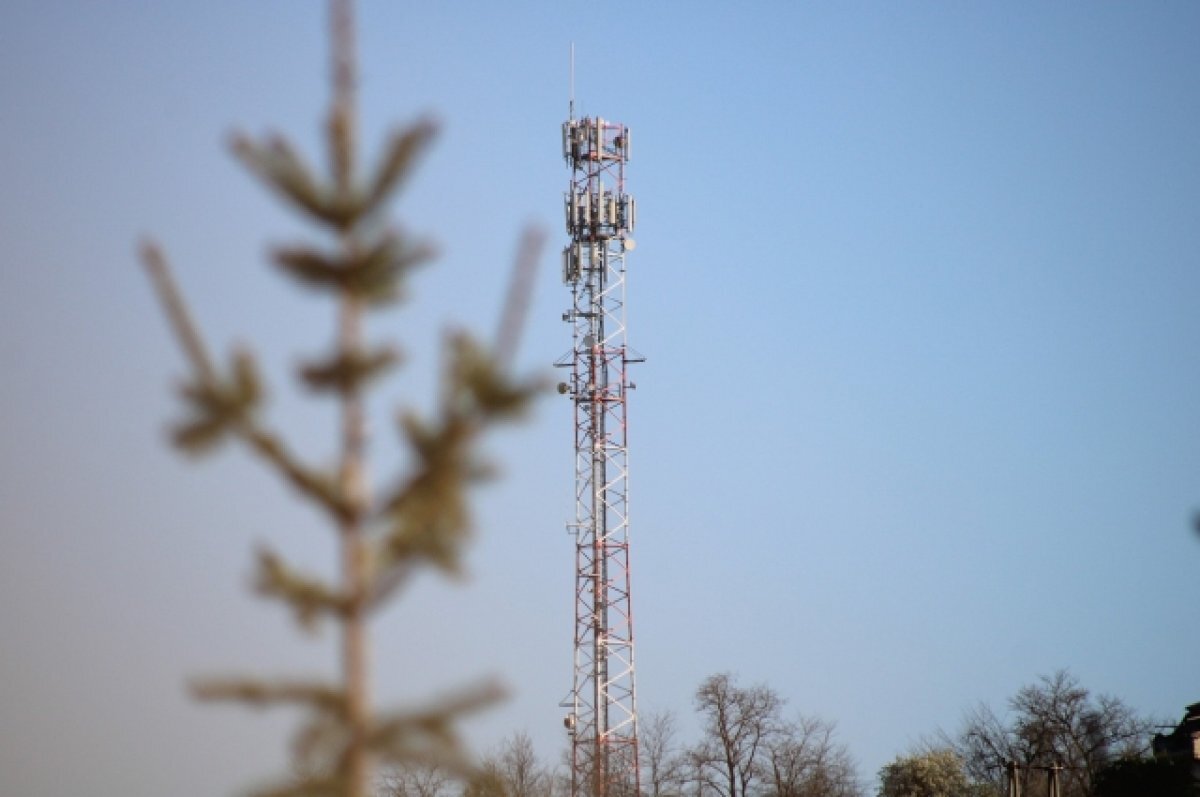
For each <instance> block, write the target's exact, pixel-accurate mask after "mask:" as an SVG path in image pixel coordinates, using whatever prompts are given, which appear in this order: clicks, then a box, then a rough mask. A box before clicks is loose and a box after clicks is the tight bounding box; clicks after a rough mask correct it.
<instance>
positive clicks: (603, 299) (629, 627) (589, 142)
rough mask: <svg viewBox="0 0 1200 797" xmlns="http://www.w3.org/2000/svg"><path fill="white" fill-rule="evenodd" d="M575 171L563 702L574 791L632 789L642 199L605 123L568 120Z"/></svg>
mask: <svg viewBox="0 0 1200 797" xmlns="http://www.w3.org/2000/svg"><path fill="white" fill-rule="evenodd" d="M562 133H563V139H562V140H563V157H564V158H565V159H566V161H567V165H568V166H569V167H570V169H571V181H570V185H569V186H568V188H567V192H566V195H565V197H564V210H565V215H566V222H567V233H568V234H569V235H570V237H571V241H570V243H569V244H568V245H567V247H566V248H565V249H563V254H562V276H563V282H564V283H565V284H566V285H567V286H568V287H569V288H570V290H571V309H569V310H568V311H567V312H565V313H564V314H563V320H564V321H566V322H567V323H569V324H570V325H571V331H572V338H573V342H574V345H573V346H572V350H571V352H570V353H569V354H567V355H565V356H564V357H562V358H561V359H560V360H559V361H558V362H556V363H555V365H556V366H559V367H561V368H569V369H570V378H569V380H568V381H564V382H560V383H559V385H558V390H559V392H560V393H562V394H564V395H566V396H568V397H569V398H570V399H571V401H572V402H573V403H574V405H575V519H574V521H573V522H571V523H569V524H568V529H569V531H570V532H571V534H572V535H573V536H574V540H575V636H574V646H575V659H574V663H575V677H574V683H573V686H572V690H571V693H570V694H569V695H568V697H567V700H566V701H565V703H564V705H565V706H566V707H567V708H569V709H570V711H569V713H568V714H567V716H566V719H565V724H566V727H567V732H568V734H569V735H570V741H571V795H572V797H635V796H636V795H637V794H639V789H638V785H639V778H638V741H637V709H636V702H635V699H634V658H633V613H632V610H631V604H630V589H629V586H630V584H629V492H628V477H629V470H628V452H627V448H626V442H627V440H626V432H627V426H626V416H625V409H626V396H627V393H628V391H629V390H632V389H633V388H634V384H633V383H632V382H630V381H629V378H628V367H629V365H630V364H631V363H635V362H641V361H642V358H641V357H637V356H630V350H629V349H628V348H627V346H626V341H625V256H626V253H627V252H630V251H632V250H633V247H634V241H633V238H632V237H630V234H631V233H632V232H633V229H634V224H635V223H636V220H637V205H636V204H635V202H634V199H633V197H632V196H630V195H629V194H627V193H626V192H625V164H626V163H627V162H628V160H629V153H630V138H629V128H628V127H626V126H624V125H622V124H618V123H616V122H611V121H608V120H605V119H600V118H584V119H578V120H577V119H575V118H574V113H572V115H571V119H570V120H569V121H567V122H565V123H564V124H563V129H562Z"/></svg>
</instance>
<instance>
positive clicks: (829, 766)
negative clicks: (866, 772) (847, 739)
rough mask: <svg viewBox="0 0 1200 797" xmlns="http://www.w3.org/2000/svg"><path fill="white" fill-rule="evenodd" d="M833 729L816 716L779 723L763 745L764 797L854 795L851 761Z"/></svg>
mask: <svg viewBox="0 0 1200 797" xmlns="http://www.w3.org/2000/svg"><path fill="white" fill-rule="evenodd" d="M834 730H835V725H834V724H833V723H832V722H828V721H826V720H823V719H819V718H816V717H799V718H798V719H796V720H795V721H793V722H786V723H782V724H781V725H780V726H779V728H778V730H777V731H776V732H775V733H773V734H772V735H771V736H770V737H769V738H768V740H767V744H766V746H765V748H764V755H763V762H762V780H763V785H764V787H765V788H764V790H765V792H766V794H767V797H855V795H857V794H858V793H859V791H860V788H859V784H858V775H857V773H856V771H855V767H854V761H853V759H852V758H851V757H850V753H849V751H848V750H847V749H846V747H845V745H842V744H839V743H838V742H837V741H836V740H835V739H834Z"/></svg>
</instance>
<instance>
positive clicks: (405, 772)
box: [379, 764, 455, 797]
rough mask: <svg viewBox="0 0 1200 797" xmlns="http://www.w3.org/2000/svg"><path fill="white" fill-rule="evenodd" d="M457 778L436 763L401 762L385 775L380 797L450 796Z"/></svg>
mask: <svg viewBox="0 0 1200 797" xmlns="http://www.w3.org/2000/svg"><path fill="white" fill-rule="evenodd" d="M454 780H455V778H454V777H453V776H452V775H451V773H449V772H447V771H446V769H445V768H443V767H440V766H438V765H436V764H430V765H421V764H401V765H399V766H396V767H393V768H392V769H391V770H390V771H388V772H386V773H385V774H384V776H383V783H382V785H381V787H380V789H379V793H380V797H450V795H451V787H452V785H453V783H454Z"/></svg>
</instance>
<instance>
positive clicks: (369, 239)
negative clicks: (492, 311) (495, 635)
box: [142, 0, 540, 797]
mask: <svg viewBox="0 0 1200 797" xmlns="http://www.w3.org/2000/svg"><path fill="white" fill-rule="evenodd" d="M330 11H331V16H330V19H331V30H332V40H333V46H332V51H333V70H332V73H333V81H332V82H333V98H332V103H331V108H330V111H329V116H328V121H327V127H326V139H327V149H328V168H327V173H326V174H320V173H318V171H317V170H316V169H314V168H313V167H312V166H311V165H310V164H308V163H306V162H305V159H304V158H303V157H302V156H301V155H300V154H299V153H298V152H297V150H296V149H295V148H294V147H293V146H292V145H291V144H289V143H288V141H287V140H286V139H285V138H283V137H282V136H279V135H271V136H267V137H264V138H261V139H260V138H253V137H250V136H246V135H237V136H234V138H233V139H232V150H233V153H234V155H235V156H236V157H237V158H238V159H239V160H240V161H241V162H242V163H243V165H245V166H246V168H247V169H248V170H249V171H250V172H251V173H252V174H253V175H255V176H256V177H257V178H258V179H259V180H260V181H261V182H262V183H263V184H265V185H266V186H267V187H268V188H269V189H270V190H271V191H272V192H274V193H275V194H276V195H278V197H279V198H280V199H281V200H282V201H283V202H284V203H285V204H287V205H289V206H290V207H292V208H293V209H294V210H295V211H297V212H298V213H299V214H300V215H301V216H302V217H304V218H305V219H307V220H308V221H309V222H310V223H311V224H312V225H313V226H314V227H316V228H318V229H319V230H320V231H321V233H322V237H321V239H320V240H319V241H318V242H316V243H311V244H308V243H306V244H299V245H291V246H285V247H280V248H278V249H276V250H275V251H274V252H273V260H274V263H275V264H276V265H277V266H278V267H279V269H280V270H281V271H282V272H283V273H284V274H286V275H287V276H288V277H290V278H292V279H293V280H295V281H296V282H297V283H299V284H301V285H303V286H305V287H307V288H310V289H313V290H316V291H319V292H320V293H322V294H324V295H327V296H329V297H330V298H332V299H333V300H334V302H335V303H336V304H337V307H338V324H337V330H336V334H335V340H334V345H333V348H332V350H331V352H329V353H326V354H324V355H321V356H318V357H316V358H314V359H312V360H310V361H307V362H305V363H303V364H301V366H300V367H299V369H298V374H297V377H298V379H299V381H300V382H301V383H302V384H303V385H304V386H305V387H307V388H308V389H310V390H312V391H315V392H316V393H318V394H322V395H325V396H328V397H331V398H332V399H333V400H334V401H336V402H337V403H338V405H339V409H340V424H339V429H338V441H339V457H338V462H337V463H336V465H335V466H332V467H328V468H323V467H321V466H318V465H313V464H310V463H307V462H304V461H302V459H301V458H300V457H299V456H297V454H295V453H294V452H293V451H292V450H291V449H290V448H289V447H288V445H287V444H286V442H285V441H284V439H283V438H282V437H281V436H280V435H279V434H278V433H277V432H276V431H274V430H273V429H272V428H271V427H270V426H269V424H268V422H267V420H266V418H265V396H266V393H267V391H266V390H265V388H264V385H263V377H262V374H261V373H260V370H259V368H258V366H257V364H256V361H255V358H254V356H253V355H252V354H251V353H250V351H249V350H247V349H240V350H237V351H235V352H234V353H233V354H232V356H231V357H230V358H229V361H228V362H227V363H218V362H217V361H215V360H214V359H213V358H212V357H211V356H210V354H209V352H208V348H207V347H206V345H205V343H204V341H203V339H202V337H201V335H200V334H199V332H198V331H197V329H196V327H195V326H194V324H193V323H192V321H191V318H190V315H189V313H188V309H187V306H186V305H185V303H184V301H183V299H182V297H181V295H180V293H179V291H178V290H177V288H176V287H175V284H174V281H173V279H172V276H171V271H170V269H169V267H168V264H167V260H166V257H165V256H164V254H163V252H162V250H161V249H160V248H159V247H158V246H157V245H156V244H154V243H152V242H147V243H145V244H144V245H143V247H142V259H143V261H144V263H145V265H146V267H147V269H148V270H149V273H150V276H151V279H152V281H153V282H154V285H155V288H156V291H157V292H158V295H159V298H160V299H161V301H162V304H163V306H164V309H165V311H166V314H167V317H168V320H169V322H170V325H171V328H172V330H173V332H174V333H175V335H176V337H177V338H178V339H179V342H180V344H181V346H182V348H183V350H184V353H185V355H186V357H187V360H188V362H189V365H190V375H189V377H188V378H187V380H186V381H185V383H184V384H183V385H182V386H181V391H180V392H181V398H182V401H183V405H184V407H185V410H186V414H185V417H184V418H183V419H182V420H181V421H179V422H178V423H177V424H176V425H175V426H174V428H173V430H172V440H173V442H174V444H175V445H176V446H177V447H178V448H180V449H181V450H182V451H184V452H186V453H188V454H193V455H199V454H205V453H208V452H210V451H212V450H213V449H214V448H216V447H217V446H218V444H220V443H222V442H223V441H226V440H233V441H237V442H240V443H241V444H244V445H245V446H247V447H248V448H249V449H250V450H252V451H253V452H254V453H255V454H256V455H257V456H258V457H259V458H260V459H261V460H262V461H263V462H264V463H265V464H266V465H267V466H268V467H269V468H271V469H272V470H274V471H275V472H276V473H278V474H279V476H280V477H282V478H283V479H284V480H285V481H286V482H287V483H289V484H290V485H291V486H292V487H293V488H294V489H295V491H296V492H297V493H298V494H299V495H300V496H303V498H304V499H305V500H307V501H308V502H311V503H312V504H313V505H314V506H316V507H318V508H319V509H320V510H321V511H322V512H323V513H324V514H325V515H326V516H327V517H328V519H329V521H330V525H331V527H332V528H333V529H334V530H335V532H336V534H337V537H338V540H339V551H340V553H339V556H340V568H339V571H340V578H339V580H337V581H336V582H330V581H327V580H326V579H323V578H321V577H318V576H315V575H312V574H309V573H304V572H301V571H299V570H297V569H295V568H294V567H292V566H291V565H289V564H288V563H287V561H286V560H285V558H284V557H283V556H282V555H280V554H279V553H277V552H275V551H272V550H261V551H259V553H258V560H257V571H256V577H255V586H256V589H257V591H258V593H259V594H261V595H262V596H264V597H266V598H270V599H274V600H278V601H280V602H281V603H282V604H283V605H284V606H286V607H287V608H288V609H289V610H290V611H291V613H292V614H293V615H294V617H295V619H296V621H297V622H298V623H299V624H300V626H301V627H303V628H305V629H312V628H315V627H316V626H317V625H318V624H320V623H321V622H322V621H332V622H333V623H334V624H336V625H337V626H338V628H339V630H340V646H341V661H342V667H341V677H340V679H339V680H335V681H329V682H325V681H308V680H297V681H270V680H257V679H253V678H222V679H209V680H204V681H201V682H197V683H196V684H194V686H193V691H194V693H195V694H196V695H197V696H198V697H199V698H202V699H209V700H234V701H239V702H242V703H245V704H247V705H251V706H271V705H281V704H282V705H299V706H302V707H305V708H307V719H306V720H305V721H304V722H303V724H302V726H301V728H300V730H299V732H298V734H297V736H296V738H295V744H294V752H295V755H296V758H297V768H296V771H297V772H302V773H304V774H303V775H299V776H295V777H293V778H291V779H289V780H287V781H285V782H283V783H281V784H280V785H278V786H276V787H273V788H270V789H268V790H265V791H261V792H258V794H259V795H261V797H302V796H309V795H311V796H312V797H317V796H319V795H320V796H325V795H328V796H330V797H333V796H334V795H337V796H338V797H343V796H345V797H366V795H367V794H368V793H369V792H370V790H371V788H372V784H373V780H374V778H375V772H376V771H377V768H378V767H380V766H396V765H406V764H414V763H415V764H421V765H431V766H438V767H442V768H445V769H448V770H449V771H452V772H463V773H465V772H466V771H467V770H468V769H469V767H468V764H467V761H468V759H467V757H466V756H465V755H464V754H463V751H462V749H461V746H460V744H459V741H458V738H457V736H456V733H455V730H454V727H455V722H456V720H457V719H458V718H460V717H461V716H462V715H464V714H466V713H468V712H472V711H475V710H477V709H479V708H481V707H482V706H485V705H487V704H489V703H491V702H493V701H495V700H496V699H497V698H498V696H499V690H498V689H497V688H496V687H494V686H483V687H479V688H476V689H469V690H464V691H462V692H460V693H458V694H456V695H453V696H451V697H449V698H446V699H442V700H438V701H435V702H433V703H432V704H430V705H428V706H424V707H420V708H417V709H412V710H405V711H391V712H385V711H377V710H375V709H374V707H373V706H372V705H371V700H370V684H369V679H368V673H369V667H368V664H369V651H368V635H367V632H368V628H367V626H368V621H369V620H370V618H371V616H372V615H373V614H374V613H375V612H377V611H378V610H379V609H380V607H381V606H383V605H384V604H385V602H386V601H387V599H388V598H389V597H391V596H393V595H394V594H395V593H396V590H397V588H399V587H400V586H401V585H403V584H404V583H405V582H406V581H407V580H408V579H409V578H410V576H411V575H412V574H413V573H414V572H415V571H416V570H417V569H420V568H422V567H428V568H433V569H435V570H439V571H442V572H446V573H456V572H458V571H459V570H460V568H461V561H462V556H463V548H464V543H465V542H466V540H467V537H468V532H469V530H470V527H471V517H470V511H469V506H468V501H467V491H468V488H469V487H470V486H471V485H473V484H476V483H478V482H479V481H480V480H482V479H484V478H486V477H487V476H488V475H489V469H488V468H487V467H486V466H485V464H484V463H482V462H481V461H480V460H479V457H478V453H477V448H478V444H479V442H480V439H481V436H482V435H483V434H484V433H485V432H486V431H487V430H488V429H490V428H492V427H493V426H495V425H496V424H498V423H501V422H505V421H509V420H512V419H514V418H517V417H519V416H520V414H521V413H522V411H523V410H525V409H526V407H527V406H528V404H529V403H530V400H531V398H532V397H533V395H534V394H535V392H536V391H537V390H539V389H540V384H539V383H537V382H536V381H534V380H528V379H526V380H519V379H514V378H513V377H512V376H511V375H510V374H509V369H508V362H509V360H510V359H511V356H512V349H513V347H514V346H515V342H516V337H517V335H516V333H515V329H516V328H517V327H519V326H520V320H521V319H520V315H521V310H522V309H523V305H524V301H523V297H521V296H519V293H520V291H519V290H517V291H514V294H513V295H510V297H509V300H508V304H507V306H506V308H505V312H504V314H503V320H502V323H501V327H500V332H499V334H498V336H497V342H496V344H495V346H494V347H488V346H485V345H484V344H482V343H480V342H478V341H476V340H475V339H473V338H472V337H471V336H469V335H467V334H465V333H456V334H453V335H450V336H449V340H448V345H447V354H446V356H445V362H444V364H443V368H444V379H443V380H442V394H441V396H440V400H439V401H438V402H437V405H436V409H435V410H434V412H433V413H432V414H431V416H429V417H421V416H419V415H418V414H417V413H415V412H411V411H406V412H403V413H401V414H400V416H399V419H398V427H399V432H400V434H401V436H402V438H403V440H404V441H405V443H406V446H407V449H408V451H409V452H410V454H411V457H410V459H411V463H410V468H409V470H408V471H407V472H406V473H404V474H402V475H401V476H400V477H398V478H395V479H394V480H393V481H392V482H391V483H390V484H388V485H386V486H385V487H383V488H382V489H381V488H380V486H379V485H376V484H375V483H374V481H373V479H372V474H371V473H370V472H369V470H368V459H367V446H368V435H367V424H366V417H365V411H364V394H365V392H366V391H367V389H368V388H369V387H370V385H371V383H372V382H373V381H374V380H376V379H377V378H378V377H379V376H381V375H383V374H385V373H387V372H389V371H390V370H392V369H394V368H396V367H397V365H398V364H399V362H400V355H399V352H398V350H397V348H396V347H395V346H394V345H392V344H389V343H382V344H378V343H370V342H368V341H367V340H365V338H364V334H363V323H364V317H365V314H366V313H368V312H372V311H377V310H379V309H382V308H385V307H388V306H390V305H392V304H393V303H395V302H396V301H397V300H399V299H401V298H403V297H404V295H405V287H406V284H407V282H408V278H409V275H410V274H411V273H412V271H413V270H414V269H415V268H416V267H417V266H419V265H421V264H423V263H425V262H427V261H428V260H430V259H431V257H432V256H433V250H432V247H430V246H429V245H428V244H426V243H423V242H421V241H418V240H415V239H413V238H412V237H411V236H410V235H408V234H406V233H404V232H402V231H401V230H400V229H399V228H398V227H396V226H395V225H394V224H391V223H389V222H388V220H387V217H386V216H387V209H388V206H389V203H390V201H391V200H392V198H393V197H394V196H395V195H396V193H397V192H398V191H399V190H400V189H401V188H402V186H403V185H404V183H405V181H406V179H407V178H408V177H409V176H410V175H411V174H412V171H413V169H414V168H415V166H416V165H417V163H418V161H419V159H420V157H421V155H422V154H423V153H424V152H425V151H426V149H427V147H428V146H429V144H430V142H431V141H432V139H433V138H434V135H435V129H434V125H432V124H431V123H429V122H425V121H422V122H417V123H416V124H414V125H411V126H409V127H407V128H404V129H402V130H399V131H397V132H396V133H394V134H392V135H391V136H390V137H389V138H388V139H387V140H386V142H385V143H384V145H383V147H382V154H381V156H380V157H379V158H378V159H377V162H376V163H375V164H374V166H373V167H372V168H370V169H369V170H367V171H365V173H363V172H362V170H360V168H359V166H358V148H357V141H356V134H355V125H356V107H355V106H356V97H355V91H356V86H355V82H356V74H355V72H356V67H355V62H356V56H355V50H354V37H353V29H354V24H353V11H354V9H353V4H352V2H351V0H331V2H330ZM537 248H538V241H537V236H535V235H532V234H528V235H526V237H525V239H524V241H523V243H522V246H521V248H520V251H519V254H518V257H517V262H516V271H515V274H516V276H515V278H514V285H527V284H528V282H529V278H528V277H529V273H528V272H529V271H530V269H532V267H533V263H534V261H535V259H536V250H537Z"/></svg>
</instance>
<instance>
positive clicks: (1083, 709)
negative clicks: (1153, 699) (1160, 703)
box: [943, 670, 1154, 797]
mask: <svg viewBox="0 0 1200 797" xmlns="http://www.w3.org/2000/svg"><path fill="white" fill-rule="evenodd" d="M1009 708H1010V710H1011V715H1010V717H1008V718H1007V719H1003V718H1001V717H999V716H997V715H996V713H995V712H993V711H992V710H991V709H990V708H989V707H988V706H985V705H981V706H979V707H977V708H976V709H974V710H973V711H972V712H971V713H969V714H968V715H967V717H966V719H965V721H964V723H963V726H962V729H961V730H960V731H959V733H958V736H957V737H954V738H951V737H947V736H945V735H944V734H943V737H944V738H945V740H946V741H947V742H949V743H951V744H952V745H953V746H954V749H955V750H956V751H957V752H958V753H959V754H960V755H961V756H962V758H963V760H964V761H965V762H966V766H967V771H968V773H969V774H970V775H971V776H972V777H973V778H975V779H976V780H979V781H983V782H990V783H992V784H994V785H995V786H996V788H997V789H1000V788H1003V785H1004V781H1005V765H1006V764H1008V763H1009V762H1013V763H1014V764H1015V765H1016V771H1017V773H1018V777H1019V779H1020V781H1021V786H1022V791H1021V793H1022V794H1023V795H1026V797H1041V795H1044V794H1045V793H1046V790H1047V782H1048V776H1047V774H1046V771H1045V769H1044V768H1045V767H1048V766H1053V765H1061V766H1062V767H1063V770H1062V772H1061V773H1060V776H1059V777H1060V784H1061V790H1062V797H1092V794H1093V788H1094V785H1095V782H1096V777H1097V775H1098V774H1099V773H1100V771H1101V770H1103V769H1104V768H1105V767H1106V766H1107V765H1108V764H1110V763H1111V762H1112V761H1114V760H1117V759H1119V758H1123V757H1136V756H1140V755H1144V754H1145V753H1146V752H1147V750H1148V749H1149V743H1150V738H1151V734H1152V732H1153V727H1154V726H1153V723H1152V721H1150V720H1149V719H1147V718H1144V717H1141V716H1139V715H1138V714H1137V713H1136V712H1135V711H1134V710H1133V709H1132V708H1130V707H1129V706H1128V705H1126V704H1125V703H1124V702H1122V701H1121V700H1120V699H1118V698H1116V697H1112V696H1109V695H1096V696H1093V695H1092V694H1091V693H1090V692H1089V691H1088V690H1087V689H1085V688H1084V687H1083V686H1082V685H1080V683H1079V680H1078V679H1077V678H1076V677H1075V676H1074V675H1072V674H1071V673H1070V672H1068V671H1066V670H1059V671H1058V672H1056V673H1054V674H1053V675H1049V676H1043V677H1041V678H1040V679H1039V680H1038V683H1036V684H1030V685H1028V686H1025V687H1022V688H1021V690H1020V691H1018V692H1017V694H1016V695H1014V696H1013V697H1012V699H1011V700H1010V701H1009Z"/></svg>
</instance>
